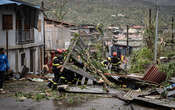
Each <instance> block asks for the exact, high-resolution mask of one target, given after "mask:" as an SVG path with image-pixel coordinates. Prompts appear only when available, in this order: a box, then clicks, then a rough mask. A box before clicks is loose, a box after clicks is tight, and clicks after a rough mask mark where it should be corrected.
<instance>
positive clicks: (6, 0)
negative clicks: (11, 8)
mask: <svg viewBox="0 0 175 110" xmlns="http://www.w3.org/2000/svg"><path fill="white" fill-rule="evenodd" d="M10 4H16V5H25V6H29V7H33V8H38V9H39V8H40V7H39V6H34V5H32V4H30V3H27V2H23V1H19V0H0V5H10Z"/></svg>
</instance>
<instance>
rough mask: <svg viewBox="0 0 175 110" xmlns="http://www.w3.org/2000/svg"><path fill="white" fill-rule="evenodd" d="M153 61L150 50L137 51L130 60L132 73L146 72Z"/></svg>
mask: <svg viewBox="0 0 175 110" xmlns="http://www.w3.org/2000/svg"><path fill="white" fill-rule="evenodd" d="M152 59H153V53H152V52H151V50H150V49H148V48H142V49H140V50H138V51H135V52H134V54H133V55H132V56H131V60H130V63H131V68H130V72H134V73H135V72H139V73H141V72H144V70H145V68H146V67H147V66H148V65H150V64H151V63H152Z"/></svg>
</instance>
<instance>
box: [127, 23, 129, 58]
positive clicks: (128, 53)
mask: <svg viewBox="0 0 175 110" xmlns="http://www.w3.org/2000/svg"><path fill="white" fill-rule="evenodd" d="M128 31H129V26H128V25H127V29H126V46H127V53H126V55H127V56H128V55H129V32H128Z"/></svg>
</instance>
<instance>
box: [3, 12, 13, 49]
mask: <svg viewBox="0 0 175 110" xmlns="http://www.w3.org/2000/svg"><path fill="white" fill-rule="evenodd" d="M3 15H12V16H13V29H12V30H8V38H9V39H10V40H9V42H8V43H9V46H15V45H16V38H15V30H16V15H15V12H14V11H13V10H8V11H6V10H5V9H4V10H0V47H4V48H5V47H6V31H5V30H3V29H2V20H3V19H2V16H3Z"/></svg>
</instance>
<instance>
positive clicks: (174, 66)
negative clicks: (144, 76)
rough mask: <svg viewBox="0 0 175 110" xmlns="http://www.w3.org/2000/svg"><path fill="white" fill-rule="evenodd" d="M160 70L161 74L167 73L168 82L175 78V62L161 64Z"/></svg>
mask: <svg viewBox="0 0 175 110" xmlns="http://www.w3.org/2000/svg"><path fill="white" fill-rule="evenodd" d="M159 69H160V71H161V72H164V73H166V75H167V80H168V79H170V78H171V77H172V76H174V73H175V62H170V63H167V64H160V65H159Z"/></svg>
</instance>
